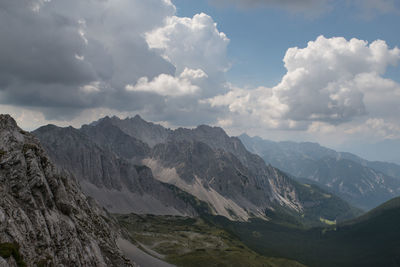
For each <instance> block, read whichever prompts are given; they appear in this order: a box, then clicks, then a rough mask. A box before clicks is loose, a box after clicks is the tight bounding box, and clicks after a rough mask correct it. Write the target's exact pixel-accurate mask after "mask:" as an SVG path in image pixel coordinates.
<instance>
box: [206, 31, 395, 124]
mask: <svg viewBox="0 0 400 267" xmlns="http://www.w3.org/2000/svg"><path fill="white" fill-rule="evenodd" d="M399 60H400V50H399V49H398V48H397V47H396V48H393V49H390V48H388V46H387V44H386V43H385V42H384V41H381V40H377V41H375V42H373V43H371V44H368V43H367V42H365V41H362V40H358V39H351V40H349V41H348V40H346V39H344V38H341V37H336V38H329V39H328V38H325V37H323V36H320V37H318V38H317V39H316V40H315V41H312V42H309V43H308V45H307V47H305V48H298V47H294V48H290V49H288V50H287V52H286V55H285V57H284V60H283V61H284V64H285V67H286V69H287V73H286V74H285V76H284V77H283V78H282V80H281V82H280V83H279V84H278V85H276V86H275V87H273V88H265V87H259V88H256V89H253V90H244V89H238V88H232V90H231V91H230V92H228V93H227V94H224V95H219V96H216V97H214V98H211V99H209V100H208V102H209V103H210V104H211V105H212V106H215V107H217V106H219V107H225V110H226V112H227V113H226V114H227V115H226V117H231V116H232V117H233V118H236V119H233V121H236V122H237V123H249V122H255V123H261V124H263V127H266V128H273V129H303V130H305V129H308V127H309V126H310V125H314V126H316V125H317V124H313V123H314V122H322V123H326V124H331V125H338V124H342V123H345V122H348V121H351V120H354V119H355V118H358V117H365V116H366V115H369V116H373V115H376V116H381V115H385V116H386V117H387V116H391V114H392V115H393V114H400V113H399V112H400V109H399V105H398V104H396V103H400V86H399V84H397V83H396V82H394V81H392V80H389V79H385V78H383V77H382V75H383V74H384V73H385V72H386V68H387V67H388V66H390V65H396V64H397V63H398V61H399ZM390 113H391V114H390ZM245 117H250V118H252V119H247V120H246V119H245ZM220 119H227V118H225V117H222V118H220ZM314 129H316V128H315V127H314Z"/></svg>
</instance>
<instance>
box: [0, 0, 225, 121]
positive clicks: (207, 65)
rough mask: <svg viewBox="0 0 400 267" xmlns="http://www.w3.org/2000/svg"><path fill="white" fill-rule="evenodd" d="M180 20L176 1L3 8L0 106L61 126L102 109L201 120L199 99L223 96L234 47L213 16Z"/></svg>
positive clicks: (28, 1)
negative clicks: (183, 115) (184, 105)
mask: <svg viewBox="0 0 400 267" xmlns="http://www.w3.org/2000/svg"><path fill="white" fill-rule="evenodd" d="M148 14H151V16H149V15H148ZM175 14H176V8H175V6H174V5H173V4H172V3H171V1H170V0H146V1H140V0H114V1H110V0H88V1H80V0H70V1H62V0H24V1H13V0H5V1H1V3H0V25H7V27H0V36H2V41H1V42H0V104H6V105H15V106H20V107H25V108H31V109H35V110H36V111H39V112H43V114H44V116H45V117H46V118H47V119H60V120H62V119H73V118H74V117H76V116H77V115H79V114H80V113H81V112H83V111H84V110H86V109H91V110H92V109H96V108H99V109H104V108H106V109H113V110H115V111H116V112H131V113H136V112H138V113H147V114H148V115H149V117H152V118H153V119H155V120H162V119H163V118H160V116H164V117H168V118H170V119H172V120H174V119H176V120H179V119H178V117H179V116H177V114H178V113H179V112H182V110H187V112H188V113H187V114H186V115H188V114H190V112H192V113H193V112H195V113H196V114H197V115H198V114H202V108H203V107H206V105H199V104H198V103H197V102H198V101H195V100H194V95H195V97H197V98H201V97H205V96H208V97H209V96H213V95H216V94H219V93H221V90H223V89H224V88H225V87H224V86H223V83H224V82H225V77H224V73H225V70H226V68H227V66H228V63H227V59H226V46H227V44H228V42H229V41H228V38H227V37H226V36H225V34H223V33H221V32H219V31H218V29H217V26H216V24H215V22H214V21H213V20H212V18H211V17H209V16H207V15H205V14H198V15H195V16H194V17H193V18H179V17H176V16H175ZM158 37H159V38H161V39H157V38H158ZM176 38H179V40H177V39H176ZM176 49H180V51H179V53H178V51H177V50H176ZM197 61H198V62H197ZM127 89H128V90H127ZM174 97H175V98H180V100H181V101H182V97H187V98H188V99H187V101H184V103H190V105H192V106H191V107H190V108H187V109H183V108H182V107H181V106H180V105H176V106H175V107H172V106H170V105H171V103H174V100H173V99H172V98H174ZM206 108H207V109H209V106H208V107H206ZM152 111H153V113H152ZM204 112H205V113H207V112H209V111H208V110H207V111H204ZM198 116H200V115H198ZM204 116H205V115H204ZM207 119H208V120H209V119H210V118H207ZM203 121H204V120H203Z"/></svg>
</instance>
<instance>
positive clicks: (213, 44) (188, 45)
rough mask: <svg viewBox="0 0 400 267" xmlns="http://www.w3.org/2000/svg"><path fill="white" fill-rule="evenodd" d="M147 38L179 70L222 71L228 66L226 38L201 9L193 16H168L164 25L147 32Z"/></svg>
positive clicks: (227, 40)
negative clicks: (199, 12) (200, 11)
mask: <svg viewBox="0 0 400 267" xmlns="http://www.w3.org/2000/svg"><path fill="white" fill-rule="evenodd" d="M146 40H147V43H148V44H149V46H150V48H153V49H157V50H159V51H160V53H161V55H162V56H163V57H164V58H165V59H167V60H168V61H169V62H171V63H172V64H173V65H174V66H175V67H176V69H177V72H178V73H180V72H182V71H183V70H184V69H185V68H191V69H202V70H203V71H205V72H206V73H207V74H213V73H217V72H225V71H226V70H227V68H228V67H229V64H228V60H227V58H226V50H227V46H228V43H229V39H228V38H227V36H226V35H225V34H224V33H223V32H220V31H218V29H217V24H216V23H215V22H214V21H213V19H212V18H211V17H210V16H208V15H206V14H204V13H201V14H197V15H194V16H193V18H180V17H176V16H172V17H168V18H167V19H166V21H165V24H164V26H163V27H160V28H157V29H155V30H153V31H151V32H149V33H147V34H146Z"/></svg>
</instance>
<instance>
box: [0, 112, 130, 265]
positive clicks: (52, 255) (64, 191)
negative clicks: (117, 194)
mask: <svg viewBox="0 0 400 267" xmlns="http://www.w3.org/2000/svg"><path fill="white" fill-rule="evenodd" d="M118 236H119V233H118V230H117V228H116V227H115V224H114V222H113V219H111V218H110V217H109V216H108V214H107V213H106V212H105V211H104V210H103V209H100V208H99V207H98V206H97V204H95V203H94V201H93V200H90V199H88V198H87V197H86V196H85V195H83V193H82V192H81V191H80V189H79V187H78V186H77V185H76V183H75V181H74V179H73V178H72V177H69V176H68V175H67V174H65V173H61V172H59V171H58V170H57V169H56V168H55V167H54V166H53V164H52V163H51V162H50V161H49V159H48V157H47V155H46V153H45V152H44V150H43V149H42V148H41V146H40V144H39V142H38V141H37V139H36V138H35V137H34V136H33V135H31V134H29V133H26V132H24V131H23V130H21V129H20V128H18V126H17V125H16V123H15V121H14V120H13V119H12V118H11V117H10V116H9V115H0V243H1V244H2V245H4V244H7V243H16V244H18V245H19V252H20V254H21V255H22V257H23V260H24V261H25V262H26V263H27V264H28V266H36V265H40V264H41V266H134V264H133V263H132V262H130V261H129V260H127V259H126V258H125V257H124V256H123V255H122V253H121V251H120V250H119V249H118V248H117V245H116V239H117V237H118ZM0 259H1V260H2V262H3V263H4V259H2V258H1V257H0ZM7 261H8V264H9V265H11V266H13V265H14V264H15V261H14V259H13V257H9V258H8V259H7ZM0 262H1V261H0Z"/></svg>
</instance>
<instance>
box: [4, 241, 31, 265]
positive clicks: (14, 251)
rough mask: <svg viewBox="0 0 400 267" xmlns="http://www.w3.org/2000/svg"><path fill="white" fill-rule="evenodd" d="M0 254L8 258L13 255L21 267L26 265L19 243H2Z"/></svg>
mask: <svg viewBox="0 0 400 267" xmlns="http://www.w3.org/2000/svg"><path fill="white" fill-rule="evenodd" d="M0 256H1V257H2V258H4V259H8V258H9V257H11V256H12V257H13V258H14V260H15V261H16V263H17V265H18V266H19V267H25V266H26V263H25V262H24V260H23V258H22V255H21V254H20V252H19V245H18V244H17V243H0Z"/></svg>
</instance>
